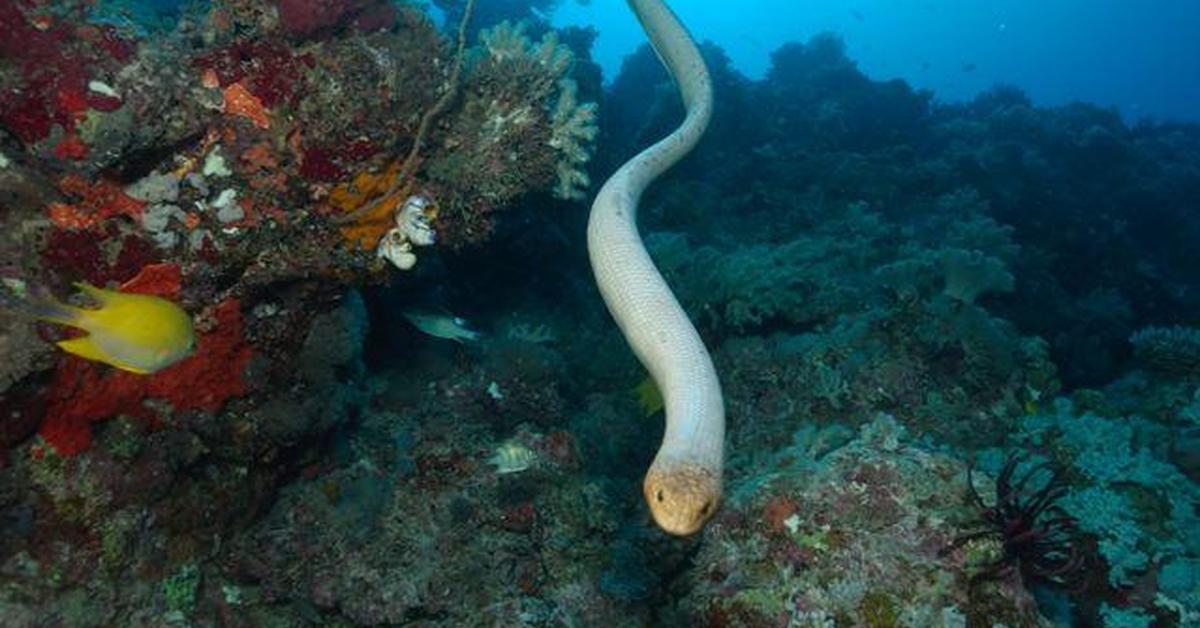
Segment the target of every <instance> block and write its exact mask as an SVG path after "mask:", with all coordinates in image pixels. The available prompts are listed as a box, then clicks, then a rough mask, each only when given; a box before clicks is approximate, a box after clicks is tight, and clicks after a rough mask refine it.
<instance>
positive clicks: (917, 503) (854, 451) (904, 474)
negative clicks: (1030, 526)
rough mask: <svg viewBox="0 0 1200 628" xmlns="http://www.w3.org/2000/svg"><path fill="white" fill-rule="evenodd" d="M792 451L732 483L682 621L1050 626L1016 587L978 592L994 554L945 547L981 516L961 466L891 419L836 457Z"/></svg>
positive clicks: (993, 550) (692, 577)
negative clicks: (916, 442) (908, 438)
mask: <svg viewBox="0 0 1200 628" xmlns="http://www.w3.org/2000/svg"><path fill="white" fill-rule="evenodd" d="M793 449H796V450H795V451H790V452H785V453H788V454H789V455H783V456H780V457H778V458H777V461H776V462H774V463H772V464H769V465H764V466H765V467H766V468H765V469H764V470H762V471H760V474H759V475H757V476H753V477H749V478H747V479H745V480H743V481H742V482H741V483H740V484H741V486H733V487H731V489H732V490H731V494H733V495H734V498H733V500H732V502H733V503H730V504H727V505H726V506H725V510H724V512H723V514H721V515H720V516H719V517H718V518H717V519H716V520H715V521H714V523H713V524H712V525H711V526H710V528H709V531H708V532H707V533H706V534H707V538H706V539H705V543H704V545H703V547H702V548H701V550H700V552H699V555H698V556H697V558H696V561H695V565H694V567H693V568H692V570H691V572H690V574H689V575H688V577H687V587H688V589H689V592H688V593H687V594H686V595H685V597H684V598H683V600H682V603H681V605H680V609H681V611H680V612H681V613H682V614H683V616H681V617H679V618H678V619H679V620H680V621H686V622H687V625H695V626H780V627H783V626H835V625H836V626H872V627H884V626H889V627H890V626H911V627H914V628H915V627H918V626H919V627H929V626H967V625H987V626H990V625H996V624H1003V625H1006V626H1043V625H1049V624H1048V623H1047V622H1046V621H1045V620H1044V619H1043V618H1042V617H1041V616H1040V615H1038V612H1037V610H1036V607H1035V605H1034V602H1033V599H1032V597H1031V596H1030V595H1029V594H1028V593H1027V592H1026V591H1025V590H1024V588H1023V587H1022V586H1021V584H1020V582H1018V581H1015V580H1011V579H1006V580H983V579H978V580H976V581H975V582H972V576H973V575H975V574H976V573H978V572H979V571H980V570H981V568H982V566H983V564H984V563H987V562H990V561H991V560H994V559H995V558H997V557H998V554H997V552H998V549H999V548H998V546H992V545H990V544H989V543H980V544H976V543H970V544H967V545H966V546H965V547H964V548H961V549H954V550H951V549H950V548H951V546H952V543H953V541H954V539H955V538H956V537H957V536H959V535H960V534H961V533H962V532H963V528H962V526H963V525H964V524H965V523H966V522H969V521H970V519H971V517H972V516H973V513H972V508H971V506H970V505H969V504H968V502H967V497H966V495H967V486H966V477H967V476H966V467H965V465H964V464H963V463H962V462H960V461H958V460H956V459H954V458H951V457H949V456H945V455H941V454H935V453H930V452H928V451H926V450H923V449H920V448H918V447H915V446H912V445H909V444H907V443H905V442H904V438H903V433H902V429H900V428H898V427H897V426H896V424H895V423H894V422H893V421H892V420H891V419H890V417H887V416H886V415H881V417H880V418H878V419H876V420H875V421H874V422H872V423H870V424H867V425H865V426H864V427H863V429H862V431H861V433H860V435H859V437H858V438H857V439H855V440H853V441H851V442H849V443H848V444H846V445H844V446H841V447H839V448H836V449H834V450H832V451H830V452H829V453H826V454H823V455H822V454H821V453H819V448H809V449H807V450H802V449H799V448H793ZM739 496H740V497H739ZM985 620H986V621H985ZM681 625H682V624H681Z"/></svg>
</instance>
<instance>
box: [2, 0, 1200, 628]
mask: <svg viewBox="0 0 1200 628" xmlns="http://www.w3.org/2000/svg"><path fill="white" fill-rule="evenodd" d="M646 4H650V5H652V4H655V3H653V2H649V3H646ZM433 5H434V7H433V8H427V7H422V6H421V5H418V4H415V3H400V4H395V3H392V2H385V1H383V0H334V1H332V2H316V1H315V0H224V1H216V2H210V3H195V4H192V3H183V4H171V3H160V4H153V3H151V4H137V5H134V6H133V7H132V8H130V7H129V6H127V3H124V2H115V1H114V2H96V3H93V2H82V1H80V2H74V1H69V2H55V3H43V2H38V1H35V0H12V1H8V2H4V3H0V280H2V281H3V284H2V286H0V417H2V419H0V448H2V449H0V453H2V455H0V625H3V626H4V627H5V628H7V627H10V626H11V627H14V628H17V627H28V628H33V627H39V628H40V627H47V626H51V627H58V626H63V627H76V626H96V627H101V626H115V627H122V628H124V627H155V628H158V627H162V626H228V627H244V628H259V627H267V628H271V627H281V628H282V627H285V626H287V627H292V626H334V627H350V626H400V625H405V626H410V625H411V626H489V627H491V626H611V627H625V626H630V627H632V626H697V627H706V628H725V627H749V628H757V627H779V628H794V627H806V626H813V627H826V626H838V627H841V626H868V627H871V628H887V627H911V628H926V627H931V628H936V627H946V628H951V627H959V626H962V627H976V626H979V627H984V626H986V627H999V626H1006V627H1009V628H1016V627H1022V626H1037V627H1041V626H1112V627H1118V628H1123V627H1143V626H1145V627H1155V628H1158V627H1173V626H1191V625H1200V540H1198V539H1200V535H1197V534H1196V532H1197V530H1200V520H1198V516H1200V515H1198V508H1200V488H1198V484H1197V482H1200V318H1197V314H1196V312H1200V297H1198V296H1197V295H1200V266H1197V265H1196V264H1194V263H1192V261H1193V257H1194V251H1195V250H1196V247H1197V245H1198V244H1200V207H1198V205H1200V127H1197V126H1195V125H1187V124H1175V123H1166V122H1163V123H1140V124H1137V125H1129V124H1127V123H1126V122H1125V121H1123V120H1122V119H1121V118H1120V116H1119V115H1117V114H1116V113H1115V112H1114V111H1111V110H1108V109H1102V108H1099V107H1095V106H1092V105H1088V104H1083V103H1079V104H1073V105H1069V106H1064V107H1054V108H1045V107H1038V106H1035V105H1034V104H1033V103H1031V102H1030V100H1029V99H1028V98H1027V97H1026V96H1025V94H1023V93H1022V92H1021V91H1020V89H1019V88H1017V87H1012V86H998V87H996V88H995V89H993V90H991V91H989V92H986V93H984V94H981V95H980V96H979V97H978V98H976V99H975V100H973V101H971V102H967V103H963V104H957V105H947V104H937V103H936V100H935V98H934V95H933V94H930V93H928V92H923V91H914V90H913V89H911V88H910V87H909V86H907V85H906V84H905V83H903V82H902V81H886V82H885V81H877V80H873V79H870V78H868V77H866V76H864V75H863V74H862V73H861V72H860V71H859V70H858V69H857V68H856V67H855V64H854V62H853V61H852V60H851V59H849V58H847V57H846V54H845V50H844V46H843V45H842V43H841V42H840V41H839V40H838V39H837V37H836V36H833V35H818V36H816V37H813V38H812V39H810V40H809V41H807V42H804V43H790V44H786V45H784V46H783V47H781V48H779V49H778V50H777V51H776V52H775V53H773V55H772V57H771V60H772V66H771V70H770V72H769V73H768V74H767V76H766V77H764V78H763V79H761V80H749V79H747V78H746V77H743V76H741V75H739V74H738V73H737V72H736V71H735V70H733V69H732V68H731V67H730V64H729V60H728V58H727V57H726V56H725V54H724V53H723V52H722V51H721V50H720V49H719V48H718V47H716V46H715V45H713V44H709V43H704V44H702V45H701V46H700V52H701V53H702V54H703V56H704V60H705V62H706V64H707V66H708V69H709V71H710V73H711V77H712V84H713V93H714V95H715V108H714V110H713V117H712V120H711V123H710V124H709V126H708V129H707V132H706V133H705V135H704V137H703V139H702V140H701V142H700V143H699V144H698V146H697V147H696V149H695V150H694V151H693V152H692V154H691V155H689V156H688V157H686V158H685V159H684V160H683V161H682V162H680V163H679V164H678V165H677V166H676V167H675V168H674V169H673V170H672V171H671V172H669V173H668V174H666V175H665V176H664V177H663V178H662V179H661V180H660V181H658V182H656V183H655V184H654V185H653V186H652V187H651V188H650V189H649V190H648V191H647V193H646V195H645V196H644V198H642V200H641V207H640V212H641V225H640V228H641V231H642V235H643V236H644V239H645V242H646V247H647V249H648V250H649V253H650V255H651V257H652V258H653V260H654V262H655V264H656V265H657V266H658V268H659V269H661V271H662V273H663V274H664V276H665V278H666V280H667V283H668V284H669V285H670V287H671V289H672V290H673V291H674V294H675V295H676V296H677V297H678V299H679V301H680V303H681V305H682V306H683V309H684V310H685V311H686V313H687V314H688V317H689V319H690V320H691V321H692V322H693V323H694V324H695V326H696V328H697V331H698V332H699V336H700V338H701V339H702V340H703V341H704V345H705V346H706V347H707V349H708V351H709V352H710V353H711V355H712V361H713V365H714V366H715V369H716V373H717V375H718V377H719V380H720V383H721V388H722V392H723V394H724V402H725V411H726V416H727V424H726V427H727V434H726V438H725V459H724V464H725V468H724V473H723V477H724V495H723V500H722V501H721V503H720V504H719V508H717V509H716V510H715V514H712V516H711V520H708V521H707V525H705V526H704V527H703V529H702V530H701V531H700V532H698V533H697V534H695V535H692V536H686V537H676V536H672V535H669V534H666V533H664V532H663V531H662V530H661V529H659V527H658V526H656V525H655V521H654V520H653V519H652V518H651V516H650V513H649V511H648V507H647V505H646V503H645V501H644V498H643V494H642V480H643V476H644V475H645V473H646V470H647V468H648V467H649V466H650V464H651V461H652V460H653V459H654V457H655V454H656V451H657V450H658V447H659V443H660V440H661V438H662V431H663V421H664V419H663V412H662V404H663V401H662V395H661V393H660V392H659V391H658V390H657V387H656V386H655V384H654V381H653V380H652V379H648V377H647V374H646V371H645V370H644V369H643V367H642V366H641V365H640V364H639V362H638V361H637V359H636V358H635V357H634V356H633V354H632V353H631V352H630V350H629V347H628V345H627V344H626V342H625V339H624V338H623V337H622V335H621V330H620V329H619V328H618V326H617V325H616V324H614V322H613V319H612V317H611V316H610V314H609V311H608V310H607V309H606V307H605V304H604V301H603V300H602V296H601V294H600V292H599V291H598V289H597V288H596V285H595V283H594V281H593V275H592V270H591V268H590V266H589V259H588V257H587V255H586V251H585V240H586V236H585V231H586V223H587V218H588V216H587V214H588V206H589V202H590V200H591V199H592V198H593V197H594V196H595V195H596V193H597V191H598V187H599V184H601V183H602V182H603V181H605V180H606V179H607V178H608V177H609V175H611V174H612V172H613V171H614V170H615V169H616V168H617V167H618V166H619V165H620V164H622V163H624V162H625V161H626V160H627V159H628V158H629V157H631V156H632V155H634V154H635V153H636V152H637V151H638V150H640V149H642V148H644V147H645V146H647V145H649V144H651V143H652V142H654V141H655V140H657V139H658V138H660V137H662V136H664V135H666V134H667V133H669V132H670V131H671V130H672V129H674V128H675V127H676V126H677V125H678V124H679V121H680V120H681V119H682V118H683V107H681V105H680V103H679V98H678V96H677V93H676V90H675V83H673V82H672V81H671V80H670V78H669V77H668V75H667V74H666V73H665V71H664V69H663V67H662V64H661V62H660V60H659V58H658V57H657V56H656V55H655V54H654V52H653V51H652V50H651V49H650V48H649V47H642V48H641V49H640V50H638V51H637V52H636V53H635V54H633V55H631V56H630V57H629V58H628V59H627V60H626V63H625V64H624V66H623V68H622V71H621V72H620V74H619V75H617V76H616V77H612V81H611V83H610V84H609V85H608V87H607V88H605V87H602V82H601V71H600V68H599V67H598V66H597V65H595V63H593V62H592V60H591V55H590V48H591V43H592V41H593V39H594V37H595V32H594V31H588V30H586V29H578V28H572V29H564V30H561V31H555V30H553V29H551V28H550V26H549V25H548V24H547V23H546V21H545V20H544V19H543V17H541V16H543V15H544V14H545V12H546V11H548V10H550V9H552V8H553V5H554V3H553V2H543V1H533V2H526V1H508V0H506V1H503V2H500V1H495V2H490V1H484V0H480V1H479V2H478V3H477V6H476V5H474V4H468V3H463V2H455V1H452V0H435V1H434V2H433ZM619 8H620V9H621V10H625V7H624V6H623V5H621V6H620V7H619ZM126 9H129V10H126ZM615 9H616V7H614V10H615ZM431 12H437V13H440V16H439V17H440V20H434V19H432V18H431V17H430V14H431ZM464 18H466V19H465V20H464ZM460 27H461V28H460ZM762 112H771V113H770V115H763V114H762ZM77 284H90V285H92V286H96V287H98V288H104V289H107V290H109V291H114V292H113V294H119V295H125V297H131V296H133V295H141V296H142V297H146V299H145V300H141V299H132V300H130V299H120V298H118V299H107V300H106V298H105V296H104V295H105V293H103V292H99V291H94V290H91V289H88V288H77V287H76V286H77ZM50 304H54V305H55V307H50ZM164 304H169V307H168V306H167V305H164ZM72 307H75V308H82V310H84V311H85V313H83V314H80V313H79V312H78V311H75V310H70V308H72ZM120 307H129V308H132V310H121V311H124V312H126V314H123V315H112V313H113V312H115V311H118V309H119V308H120ZM147 308H149V309H147ZM156 308H160V309H156ZM150 310H153V312H154V313H148V312H149V311H150ZM131 311H132V312H135V314H136V315H134V314H129V313H128V312H131ZM178 311H182V312H183V313H184V314H185V316H184V317H183V318H182V319H177V318H172V317H174V316H175V315H176V314H177V313H178ZM64 312H68V313H70V312H74V313H73V314H70V315H68V314H65V313H64ZM164 312H165V313H164ZM51 314H57V315H54V316H52V315H51ZM131 316H132V317H133V318H130V317H131ZM134 319H136V320H139V321H142V320H150V321H153V322H154V324H153V325H150V326H149V327H150V329H151V331H152V332H153V333H150V332H147V333H145V334H143V333H142V332H143V331H145V330H146V329H147V327H146V326H143V325H141V324H138V325H131V324H129V322H128V321H130V320H134ZM85 321H86V326H85ZM75 329H86V332H87V333H88V334H90V336H88V337H90V338H93V339H94V340H95V343H94V344H95V346H92V345H88V344H87V343H83V342H79V338H80V337H81V336H80V334H81V333H82V332H79V331H74V330H75ZM164 338H166V339H168V340H170V341H171V342H172V343H174V344H171V345H170V347H168V348H170V349H172V351H174V352H172V351H167V352H165V353H163V352H158V351H153V352H151V353H146V352H144V351H143V350H144V349H154V350H158V349H162V348H163V347H162V346H161V345H160V344H159V342H160V341H162V340H163V339H164ZM100 339H109V340H112V342H111V343H109V344H103V346H101V343H100V342H99V340H100ZM72 341H76V342H72ZM59 343H61V344H59ZM60 347H61V348H60ZM184 354H186V355H184ZM147 355H149V356H150V357H149V358H147ZM133 370H141V371H146V372H133ZM647 497H649V495H648V496H647Z"/></svg>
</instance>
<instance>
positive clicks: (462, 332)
mask: <svg viewBox="0 0 1200 628" xmlns="http://www.w3.org/2000/svg"><path fill="white" fill-rule="evenodd" d="M402 314H403V315H404V318H407V319H408V322H410V323H412V325H413V327H416V328H417V329H419V330H421V332H422V333H425V334H429V335H430V336H433V337H435V338H444V339H446V340H453V341H454V342H465V341H468V340H470V341H475V340H479V332H477V331H475V330H473V329H471V328H470V327H468V326H467V321H465V320H463V319H461V318H459V317H457V316H454V315H452V314H445V313H442V314H438V313H435V312H416V311H409V312H402Z"/></svg>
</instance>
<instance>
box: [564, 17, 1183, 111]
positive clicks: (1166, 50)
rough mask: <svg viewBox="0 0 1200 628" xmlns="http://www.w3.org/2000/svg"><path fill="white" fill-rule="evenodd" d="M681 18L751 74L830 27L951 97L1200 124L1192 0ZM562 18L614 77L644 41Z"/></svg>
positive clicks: (859, 50)
mask: <svg viewBox="0 0 1200 628" xmlns="http://www.w3.org/2000/svg"><path fill="white" fill-rule="evenodd" d="M677 10H678V11H679V13H680V15H681V16H682V17H683V18H684V20H685V21H686V22H687V23H688V24H689V27H690V28H691V29H692V31H693V33H694V34H695V35H696V37H698V38H700V39H705V40H709V41H712V42H714V43H716V44H717V45H719V46H721V47H722V49H724V50H725V51H726V52H727V53H728V54H729V56H730V57H731V58H732V60H733V64H734V67H736V68H737V69H738V70H739V71H741V72H743V73H744V74H746V75H747V76H750V77H760V76H762V75H763V74H764V73H765V72H766V70H767V67H768V64H769V62H770V61H769V59H770V53H771V52H772V51H774V50H775V48H777V47H778V46H779V45H780V44H781V43H783V42H786V41H797V40H800V41H803V40H806V39H808V38H809V37H811V36H812V35H814V34H816V33H819V32H823V31H830V32H834V33H838V34H839V35H840V36H841V37H842V38H843V39H845V41H846V47H847V50H848V52H849V54H850V57H851V58H853V59H854V60H855V61H856V62H857V63H858V65H859V67H861V68H862V70H863V72H865V73H866V74H867V75H868V76H870V77H871V78H874V79H877V80H888V79H892V78H899V79H904V80H905V81H908V82H909V83H910V84H912V85H913V86H914V87H918V88H923V89H931V90H933V91H934V92H935V93H936V94H937V97H938V99H939V100H943V101H951V102H953V101H960V100H968V99H970V98H972V97H974V96H975V95H976V94H978V93H979V92H981V91H983V90H985V89H987V88H989V87H991V86H992V85H993V84H996V83H1005V84H1012V85H1019V86H1021V88H1022V89H1024V90H1025V91H1026V92H1028V93H1029V95H1030V97H1031V98H1033V100H1034V102H1036V103H1038V104H1040V105H1060V104H1065V103H1068V102H1071V101H1084V102H1090V103H1095V104H1098V105H1101V106H1115V107H1118V108H1119V109H1120V110H1121V112H1122V113H1123V114H1124V115H1125V116H1126V117H1127V118H1129V119H1131V120H1137V119H1140V118H1153V119H1160V120H1189V121H1196V120H1198V119H1200V65H1198V61H1197V60H1198V59H1200V38H1198V37H1197V36H1196V33H1200V5H1197V4H1196V3H1195V2H1191V1H1190V0H1162V1H1158V2H1149V3H1141V2H1126V1H1124V0H1059V1H1056V2H1035V1H1031V0H988V1H984V2H958V1H955V0H913V1H911V2H897V1H895V0H823V1H816V2H794V1H792V0H744V1H742V2H736V3H733V4H730V3H728V2H723V1H718V0H692V1H690V2H683V3H679V6H678V7H677ZM554 22H555V23H556V24H562V25H574V24H578V25H590V26H593V27H595V28H597V29H598V30H599V31H600V36H599V37H598V38H597V40H596V59H597V60H598V61H599V62H600V64H601V66H603V67H604V68H605V70H606V71H607V72H608V75H609V76H612V75H614V74H615V72H616V70H617V69H618V68H619V67H620V61H621V59H622V58H623V57H624V56H625V55H626V54H628V53H629V52H630V51H631V50H633V49H634V48H635V47H636V46H637V45H639V44H640V42H641V41H642V36H641V33H640V30H639V29H638V27H637V22H636V21H635V20H634V19H633V18H632V17H630V16H629V14H628V11H625V10H623V7H621V6H619V4H618V3H614V2H590V3H579V2H571V1H566V2H563V3H562V5H561V6H560V8H559V9H558V10H557V11H556V12H555V14H554Z"/></svg>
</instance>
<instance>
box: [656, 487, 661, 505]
mask: <svg viewBox="0 0 1200 628" xmlns="http://www.w3.org/2000/svg"><path fill="white" fill-rule="evenodd" d="M654 499H657V500H658V501H659V503H661V502H662V500H663V492H662V489H661V488H660V489H658V492H656V493H655V494H654Z"/></svg>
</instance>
